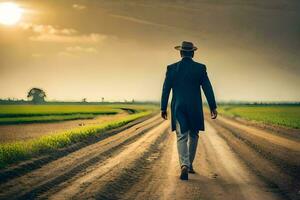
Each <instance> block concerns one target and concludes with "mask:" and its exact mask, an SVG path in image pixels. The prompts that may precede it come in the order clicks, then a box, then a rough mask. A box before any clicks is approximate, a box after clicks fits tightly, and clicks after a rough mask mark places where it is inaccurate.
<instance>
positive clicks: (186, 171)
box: [180, 165, 189, 180]
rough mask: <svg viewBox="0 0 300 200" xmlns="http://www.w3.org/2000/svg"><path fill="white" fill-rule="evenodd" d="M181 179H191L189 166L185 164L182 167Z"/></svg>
mask: <svg viewBox="0 0 300 200" xmlns="http://www.w3.org/2000/svg"><path fill="white" fill-rule="evenodd" d="M180 179H181V180H189V169H188V167H187V166H185V165H183V166H182V167H181V174H180Z"/></svg>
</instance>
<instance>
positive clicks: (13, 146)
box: [0, 111, 152, 168]
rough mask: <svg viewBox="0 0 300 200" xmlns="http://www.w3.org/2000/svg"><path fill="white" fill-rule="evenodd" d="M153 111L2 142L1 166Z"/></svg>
mask: <svg viewBox="0 0 300 200" xmlns="http://www.w3.org/2000/svg"><path fill="white" fill-rule="evenodd" d="M151 113H152V111H145V112H140V113H137V114H133V115H128V116H126V117H124V118H123V119H120V120H115V121H111V122H107V123H103V124H100V125H92V126H87V127H80V128H76V129H72V130H69V131H64V132H61V133H57V134H55V135H47V136H42V137H40V138H37V139H32V140H28V141H20V142H13V143H6V144H0V168H5V167H7V166H8V165H10V164H13V163H16V162H19V161H22V160H26V159H30V158H33V157H34V156H37V155H42V154H43V153H49V152H53V151H55V150H57V149H60V148H63V147H66V146H68V145H71V144H74V143H76V142H80V141H82V140H84V139H87V138H89V137H92V136H97V135H98V134H103V133H104V132H105V131H108V130H111V129H114V128H118V127H121V126H123V125H125V124H128V123H129V122H132V121H134V120H136V119H138V118H141V117H144V116H147V115H149V114H151Z"/></svg>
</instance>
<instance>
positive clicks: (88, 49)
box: [66, 46, 98, 53]
mask: <svg viewBox="0 0 300 200" xmlns="http://www.w3.org/2000/svg"><path fill="white" fill-rule="evenodd" d="M66 51H68V52H83V53H98V50H97V49H95V48H93V47H81V46H75V47H67V48H66Z"/></svg>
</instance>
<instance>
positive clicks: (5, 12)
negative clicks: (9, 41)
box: [0, 2, 23, 26]
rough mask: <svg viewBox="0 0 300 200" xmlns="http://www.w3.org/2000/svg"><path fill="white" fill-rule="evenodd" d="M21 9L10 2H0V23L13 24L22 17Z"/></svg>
mask: <svg viewBox="0 0 300 200" xmlns="http://www.w3.org/2000/svg"><path fill="white" fill-rule="evenodd" d="M22 14H23V10H22V8H20V7H19V6H18V5H17V4H15V3H12V2H5V3H0V23H1V24H4V25H9V26H11V25H15V24H17V23H18V22H19V21H20V20H21V17H22Z"/></svg>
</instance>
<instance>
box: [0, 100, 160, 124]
mask: <svg viewBox="0 0 300 200" xmlns="http://www.w3.org/2000/svg"><path fill="white" fill-rule="evenodd" d="M123 108H126V109H129V110H128V112H130V114H134V113H138V112H143V111H146V110H152V109H155V106H151V105H128V104H126V105H125V104H107V105H0V125H1V124H21V123H44V122H58V121H65V120H74V119H92V118H94V117H96V116H97V115H108V114H117V113H119V112H121V111H122V109H123Z"/></svg>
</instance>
